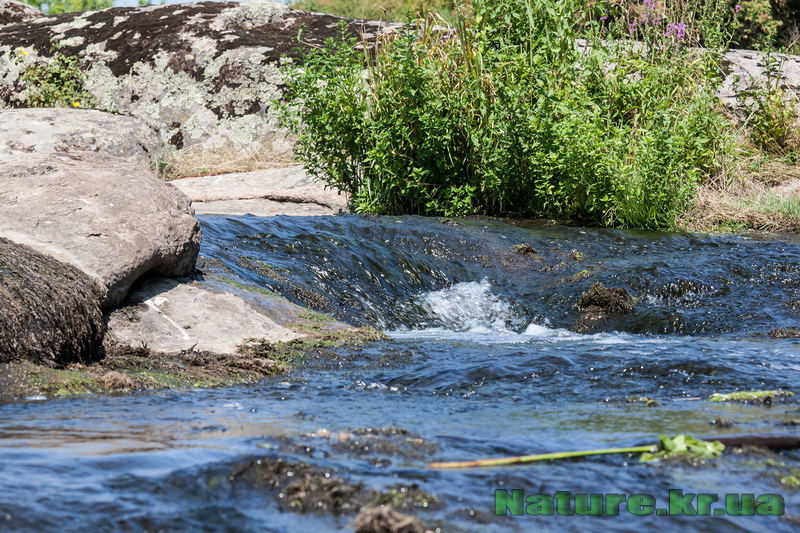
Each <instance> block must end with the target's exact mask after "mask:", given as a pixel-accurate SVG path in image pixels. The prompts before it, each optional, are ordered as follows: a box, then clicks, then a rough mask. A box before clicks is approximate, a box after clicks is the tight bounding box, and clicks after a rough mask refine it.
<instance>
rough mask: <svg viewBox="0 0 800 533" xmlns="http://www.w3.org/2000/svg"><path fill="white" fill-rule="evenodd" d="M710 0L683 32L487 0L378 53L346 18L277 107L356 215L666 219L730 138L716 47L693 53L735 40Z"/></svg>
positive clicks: (574, 6)
mask: <svg viewBox="0 0 800 533" xmlns="http://www.w3.org/2000/svg"><path fill="white" fill-rule="evenodd" d="M653 4H654V5H655V2H653ZM711 4H713V5H715V6H716V5H718V6H720V8H719V10H716V11H712V12H708V13H706V12H703V13H701V14H699V15H698V13H696V12H692V13H693V14H692V16H693V17H695V18H693V19H692V20H691V21H690V24H689V25H684V26H683V30H682V32H683V33H682V32H679V31H677V30H676V29H675V28H678V27H679V22H678V20H677V19H675V18H672V17H673V13H672V12H670V11H663V10H660V11H657V10H656V8H655V7H654V9H653V10H652V12H651V13H645V16H646V18H645V19H642V20H643V21H644V22H643V23H637V25H636V26H634V27H633V28H632V29H631V26H630V25H629V24H630V23H629V22H628V21H627V19H623V18H620V19H618V20H617V21H616V22H615V23H613V24H612V23H610V22H609V21H608V15H607V13H608V10H609V9H611V8H612V7H613V5H612V4H611V3H610V2H595V3H594V4H593V5H592V6H589V7H587V5H586V3H585V2H583V1H579V0H565V1H562V2H551V1H546V0H522V1H519V0H496V1H489V0H475V1H474V3H473V11H471V12H470V13H468V14H467V15H466V16H464V17H462V18H457V19H456V21H455V27H454V28H452V29H450V30H448V31H442V30H441V29H440V27H434V24H433V22H434V21H433V20H431V19H429V20H428V23H427V24H419V25H415V26H412V25H407V26H406V27H404V28H403V29H402V30H400V31H397V32H395V33H394V34H392V35H390V36H387V37H384V38H382V39H380V40H379V41H378V42H377V43H375V45H374V47H373V48H372V49H371V50H370V51H368V52H364V51H358V50H357V48H356V45H357V44H358V43H357V39H355V38H353V37H351V36H350V34H349V33H348V31H347V30H346V28H345V27H344V26H342V33H341V36H340V38H339V39H336V40H331V41H329V42H328V43H327V46H326V47H325V48H322V49H310V50H307V51H306V53H305V56H304V58H303V65H302V67H291V68H289V69H288V70H287V71H286V73H285V74H286V81H287V88H288V90H287V93H286V97H287V101H286V102H284V103H283V104H282V105H281V117H282V120H283V121H284V123H285V124H286V125H287V126H289V128H290V129H291V130H292V131H293V132H295V133H296V134H297V135H298V136H299V139H300V141H299V144H298V148H297V152H298V155H299V156H300V157H301V158H302V159H304V161H305V162H306V167H307V169H308V170H309V172H311V173H312V174H314V175H317V176H319V177H320V178H322V179H324V180H326V181H327V182H328V183H329V184H330V185H333V186H336V187H338V188H339V189H341V190H344V191H346V192H348V193H349V194H350V200H351V203H352V205H353V207H354V209H355V210H356V211H357V212H377V213H387V214H401V213H416V214H423V215H444V216H458V215H469V214H473V213H483V214H492V215H520V216H521V215H525V216H546V217H559V218H562V217H572V218H580V219H584V220H587V221H590V222H596V223H601V224H605V225H616V226H624V227H641V228H670V227H673V225H674V223H675V219H676V217H677V216H679V215H680V214H681V213H682V212H683V211H684V209H685V208H686V207H687V205H688V203H689V201H690V199H691V197H692V195H693V192H694V187H695V185H696V184H697V183H698V182H699V181H700V180H703V179H705V178H706V177H707V176H709V175H711V174H713V173H714V172H715V171H716V170H717V168H718V161H719V158H720V154H721V153H723V152H725V151H726V150H727V148H728V145H729V137H728V136H727V134H726V129H727V128H728V123H727V121H726V120H725V119H724V118H723V117H722V115H721V114H720V113H719V112H718V110H717V106H718V102H717V99H716V97H715V89H716V87H717V85H718V83H719V82H720V78H719V72H721V68H720V62H721V60H720V55H719V54H718V53H717V52H716V51H715V50H713V49H706V50H699V49H696V48H691V47H688V46H686V45H687V44H688V42H689V36H691V35H695V36H696V38H697V39H703V38H704V36H705V39H704V42H706V43H710V42H712V41H714V42H716V41H720V40H721V39H722V37H721V36H722V35H723V34H724V22H725V20H726V19H725V17H726V16H727V15H726V13H727V12H728V11H727V6H726V5H725V3H724V2H719V3H714V2H712V3H711ZM677 5H683V4H681V3H678V4H677ZM723 9H724V11H722V10H723ZM684 14H685V13H684ZM701 15H702V16H701ZM712 15H713V16H712ZM675 16H677V15H675ZM602 17H606V18H602ZM575 20H580V21H582V23H581V24H580V25H579V27H576V25H575V23H574V21H575ZM681 24H682V23H681ZM579 31H580V34H579V33H578V32H579ZM623 34H625V35H628V37H630V34H634V36H635V37H636V38H637V39H640V40H643V41H644V42H645V43H646V47H643V46H642V45H641V44H636V43H634V42H632V41H630V40H620V39H619V38H618V37H620V36H621V35H623ZM579 36H582V37H584V38H586V39H587V41H586V42H587V44H586V46H583V47H577V46H575V45H574V44H573V43H575V42H576V38H578V37H579ZM709 36H710V37H709ZM609 37H617V38H616V39H613V40H612V39H609ZM712 37H713V39H712Z"/></svg>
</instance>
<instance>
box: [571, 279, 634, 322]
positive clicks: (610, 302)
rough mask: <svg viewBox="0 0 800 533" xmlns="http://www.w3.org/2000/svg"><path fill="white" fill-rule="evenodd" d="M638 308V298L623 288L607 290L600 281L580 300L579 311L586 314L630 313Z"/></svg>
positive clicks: (582, 295)
mask: <svg viewBox="0 0 800 533" xmlns="http://www.w3.org/2000/svg"><path fill="white" fill-rule="evenodd" d="M635 307H636V298H634V297H633V296H631V295H630V294H628V291H626V290H625V289H623V288H621V287H613V288H607V287H606V286H605V285H603V284H602V283H600V282H599V281H598V282H596V283H594V284H593V285H592V286H591V287H589V290H588V291H586V292H584V293H583V294H581V296H580V298H579V299H578V310H579V311H582V312H584V313H586V312H592V313H603V314H609V313H630V312H631V311H633V309H634V308H635Z"/></svg>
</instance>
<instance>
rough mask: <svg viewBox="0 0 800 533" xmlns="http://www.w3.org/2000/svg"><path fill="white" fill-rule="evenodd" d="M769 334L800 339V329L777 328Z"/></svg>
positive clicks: (781, 337) (777, 337) (780, 337)
mask: <svg viewBox="0 0 800 533" xmlns="http://www.w3.org/2000/svg"><path fill="white" fill-rule="evenodd" d="M769 336H770V337H773V338H776V339H800V329H793V328H777V329H773V330H772V331H770V332H769Z"/></svg>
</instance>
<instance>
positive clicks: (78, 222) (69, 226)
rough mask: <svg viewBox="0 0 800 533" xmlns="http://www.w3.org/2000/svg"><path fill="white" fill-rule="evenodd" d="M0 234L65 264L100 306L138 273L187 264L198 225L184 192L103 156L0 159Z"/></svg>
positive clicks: (171, 272)
mask: <svg viewBox="0 0 800 533" xmlns="http://www.w3.org/2000/svg"><path fill="white" fill-rule="evenodd" d="M0 237H5V238H8V239H10V240H12V241H14V242H17V243H20V244H25V245H27V246H30V247H31V248H33V249H35V250H36V251H38V252H40V253H42V254H45V255H49V256H52V257H54V258H55V259H57V260H59V261H62V262H65V263H68V264H70V265H73V266H75V267H77V268H78V269H80V270H81V271H83V272H84V273H86V274H88V275H89V276H90V277H92V278H94V279H95V280H96V281H97V282H98V283H99V285H100V286H101V288H102V294H101V297H100V299H101V305H102V307H103V308H104V309H108V308H110V307H113V306H114V305H115V304H118V303H119V302H120V301H121V300H122V299H123V298H124V297H125V295H126V293H127V292H128V289H129V288H130V286H131V284H132V283H133V282H134V281H135V280H137V279H138V278H140V277H141V276H143V275H145V274H161V275H165V276H180V275H185V274H188V273H189V272H191V271H192V270H193V268H194V265H195V261H196V258H197V253H198V250H199V245H200V226H199V223H198V222H197V220H196V219H195V218H194V216H193V211H192V209H191V204H190V202H189V200H188V198H186V196H185V195H184V194H183V193H181V192H180V191H178V190H177V189H175V188H174V187H172V186H171V185H169V184H167V183H164V182H162V181H160V180H159V179H157V178H156V177H155V176H154V175H153V174H152V173H150V172H148V171H146V170H145V169H143V168H142V167H141V166H139V165H137V164H134V163H129V162H126V161H124V160H121V159H119V158H116V157H112V156H108V155H105V154H99V153H91V152H82V153H74V152H73V153H54V154H17V155H13V156H6V157H5V158H2V159H0Z"/></svg>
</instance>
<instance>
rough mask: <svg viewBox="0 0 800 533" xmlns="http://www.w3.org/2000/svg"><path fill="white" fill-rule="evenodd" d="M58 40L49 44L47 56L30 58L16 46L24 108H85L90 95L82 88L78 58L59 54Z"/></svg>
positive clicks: (81, 70) (81, 74)
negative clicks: (49, 55)
mask: <svg viewBox="0 0 800 533" xmlns="http://www.w3.org/2000/svg"><path fill="white" fill-rule="evenodd" d="M59 49H60V45H59V43H58V42H56V41H53V43H52V45H51V49H50V52H51V54H52V55H51V57H49V58H37V59H33V55H31V54H29V52H28V51H27V50H25V49H24V48H19V49H17V52H16V61H17V63H18V64H19V65H20V73H19V81H20V82H21V83H22V85H23V86H24V90H25V91H26V93H25V105H26V106H28V107H88V106H91V105H92V104H93V98H92V95H91V94H90V93H89V92H88V91H87V90H86V89H85V87H84V82H85V76H84V72H83V68H82V65H81V61H80V59H79V58H78V57H76V56H68V55H64V54H62V53H61V52H60V51H59Z"/></svg>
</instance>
